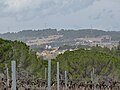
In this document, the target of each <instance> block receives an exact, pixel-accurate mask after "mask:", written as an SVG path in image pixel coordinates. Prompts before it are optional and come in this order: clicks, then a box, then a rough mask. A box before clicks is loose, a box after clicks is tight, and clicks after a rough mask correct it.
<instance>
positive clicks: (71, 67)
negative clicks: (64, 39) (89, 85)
mask: <svg viewBox="0 0 120 90" xmlns="http://www.w3.org/2000/svg"><path fill="white" fill-rule="evenodd" d="M58 61H59V62H60V73H61V75H63V76H64V71H65V70H66V71H67V72H68V77H69V79H70V80H81V81H85V80H91V74H92V73H93V69H94V77H95V79H96V81H97V80H99V79H101V80H103V79H104V80H111V79H114V80H120V46H118V47H117V48H113V49H112V50H109V49H108V48H101V47H92V48H91V50H89V49H82V48H81V49H78V50H75V51H66V52H65V53H64V54H60V55H58V56H57V57H56V59H54V60H53V65H52V66H53V69H54V68H55V62H58ZM54 74H55V72H54Z"/></svg>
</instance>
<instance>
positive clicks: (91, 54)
mask: <svg viewBox="0 0 120 90" xmlns="http://www.w3.org/2000/svg"><path fill="white" fill-rule="evenodd" d="M12 60H16V61H17V72H22V71H25V72H28V74H29V75H34V76H35V77H36V78H41V79H45V68H47V60H43V59H42V58H38V57H37V56H36V55H35V52H34V51H33V50H31V49H30V48H29V47H28V46H27V45H26V44H25V43H23V42H20V41H10V40H3V39H0V73H4V74H5V64H7V65H8V67H9V72H11V69H10V68H11V67H10V66H11V61H12ZM56 62H60V77H63V78H64V71H65V70H66V71H67V75H68V79H71V80H76V79H77V80H81V81H84V80H90V79H91V72H92V71H93V68H94V75H95V78H96V79H97V80H98V79H105V80H108V79H115V80H120V43H119V45H118V47H117V48H113V49H112V50H110V49H108V48H101V47H98V46H96V47H92V48H91V49H87V48H86V49H84V48H80V49H78V50H75V51H66V52H65V53H64V54H60V55H58V56H57V57H56V58H55V59H53V60H52V79H54V80H55V79H56V77H55V75H56ZM97 80H96V81H97Z"/></svg>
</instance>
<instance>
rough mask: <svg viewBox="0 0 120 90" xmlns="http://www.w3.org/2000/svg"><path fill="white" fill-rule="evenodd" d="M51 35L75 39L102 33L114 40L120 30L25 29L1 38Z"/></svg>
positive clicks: (20, 38) (30, 37) (119, 38)
mask: <svg viewBox="0 0 120 90" xmlns="http://www.w3.org/2000/svg"><path fill="white" fill-rule="evenodd" d="M51 35H63V38H61V39H75V38H83V37H86V36H87V37H97V36H102V35H110V36H111V37H112V40H117V41H118V40H120V31H103V30H97V29H80V30H64V29H62V30H60V31H57V30H56V29H44V30H23V31H20V32H17V33H10V32H8V33H4V34H0V37H1V38H5V39H10V40H16V39H17V40H22V41H26V40H30V39H34V38H42V37H48V36H51Z"/></svg>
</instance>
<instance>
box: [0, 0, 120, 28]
mask: <svg viewBox="0 0 120 90" xmlns="http://www.w3.org/2000/svg"><path fill="white" fill-rule="evenodd" d="M119 4H120V0H0V20H1V18H2V20H1V21H0V25H1V26H0V27H2V28H6V26H10V27H11V30H12V28H15V30H16V27H18V26H19V27H21V28H22V29H24V28H29V27H30V28H33V29H35V28H43V27H44V23H48V24H47V25H48V26H50V27H51V28H52V27H53V28H62V27H67V28H71V27H72V28H78V27H83V28H89V27H90V25H92V26H93V27H95V28H100V29H101V28H102V29H108V30H109V29H111V30H120V22H119V19H120V17H119V16H120V5H119ZM11 21H12V22H11ZM11 23H13V24H12V25H11Z"/></svg>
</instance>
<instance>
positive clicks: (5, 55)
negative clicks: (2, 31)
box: [0, 39, 44, 77]
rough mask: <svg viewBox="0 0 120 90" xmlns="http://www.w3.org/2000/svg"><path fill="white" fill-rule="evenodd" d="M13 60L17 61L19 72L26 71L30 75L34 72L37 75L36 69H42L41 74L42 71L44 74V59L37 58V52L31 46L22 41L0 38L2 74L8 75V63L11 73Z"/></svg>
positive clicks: (0, 71)
mask: <svg viewBox="0 0 120 90" xmlns="http://www.w3.org/2000/svg"><path fill="white" fill-rule="evenodd" d="M12 60H15V61H16V62H17V73H21V72H25V73H28V75H33V73H34V74H35V75H36V76H37V75H38V74H36V73H37V72H36V70H37V71H38V69H41V70H40V72H39V74H40V75H39V76H41V73H42V74H43V72H42V69H44V68H43V67H41V66H42V61H43V60H42V59H40V58H37V56H36V52H34V51H33V50H31V49H30V48H29V46H27V45H26V44H25V43H23V42H20V41H10V40H3V39H0V74H4V75H6V71H5V69H6V67H5V65H6V64H7V66H8V68H9V73H10V72H11V61H12ZM25 75H26V74H25ZM10 76H11V73H10ZM25 77H26V76H25Z"/></svg>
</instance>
